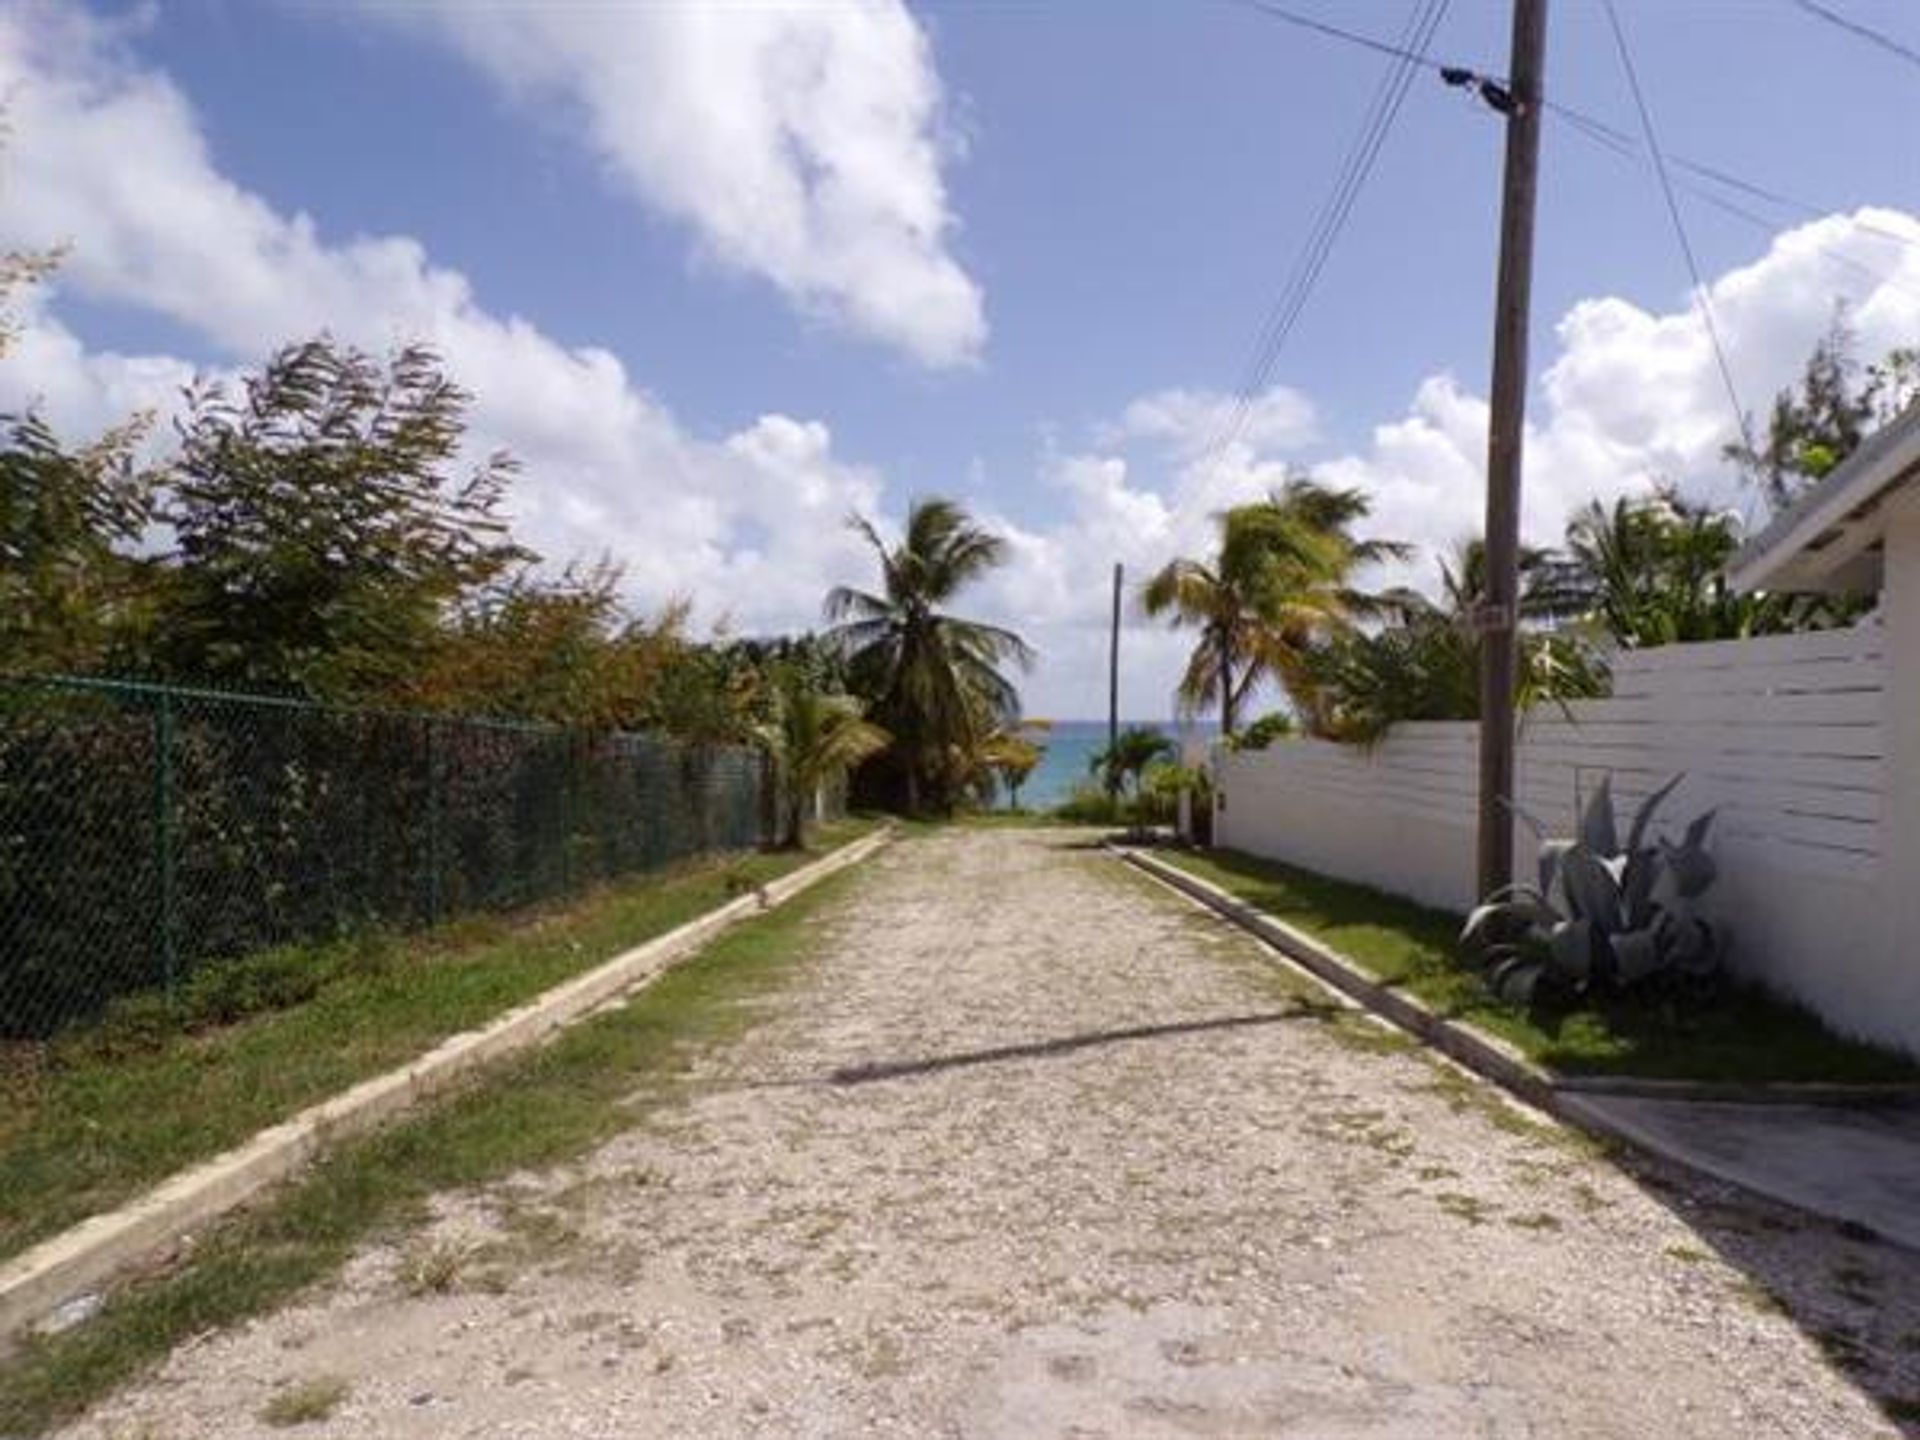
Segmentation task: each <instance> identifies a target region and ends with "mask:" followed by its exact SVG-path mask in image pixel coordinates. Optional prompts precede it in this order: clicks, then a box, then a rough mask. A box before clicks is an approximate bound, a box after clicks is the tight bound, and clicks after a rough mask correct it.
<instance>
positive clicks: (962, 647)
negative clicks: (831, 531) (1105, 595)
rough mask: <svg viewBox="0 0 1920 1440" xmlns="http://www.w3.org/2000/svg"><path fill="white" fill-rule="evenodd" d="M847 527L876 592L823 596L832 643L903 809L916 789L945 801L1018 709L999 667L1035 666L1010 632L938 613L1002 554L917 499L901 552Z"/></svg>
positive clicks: (956, 510)
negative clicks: (879, 735) (868, 561)
mask: <svg viewBox="0 0 1920 1440" xmlns="http://www.w3.org/2000/svg"><path fill="white" fill-rule="evenodd" d="M849 523H850V524H851V525H852V526H853V528H854V529H855V530H856V531H858V532H859V533H860V534H861V535H862V536H864V537H865V538H866V541H867V543H868V544H869V545H871V546H872V547H873V549H874V553H875V554H876V555H877V556H878V557H879V560H880V574H881V589H880V593H878V594H874V593H871V592H869V591H865V590H855V589H852V588H850V587H847V586H844V585H842V586H836V587H835V588H834V589H833V590H832V591H831V592H829V593H828V595H827V603H826V614H827V619H828V620H829V621H830V622H832V624H833V628H832V629H831V630H830V631H829V632H828V639H829V640H831V641H832V642H833V644H834V645H836V646H837V647H838V648H839V650H840V653H841V654H842V655H843V656H845V657H846V661H847V671H848V676H849V679H850V680H851V682H852V685H853V688H854V689H855V690H856V691H857V692H858V693H860V694H862V695H865V696H868V697H869V698H870V699H871V700H872V702H873V716H874V719H875V720H876V721H878V722H879V723H880V724H881V725H883V726H885V727H886V728H887V729H888V730H889V731H890V732H892V735H893V737H894V749H895V751H896V754H897V757H898V761H899V766H900V770H901V773H902V775H903V778H904V780H905V784H906V793H907V809H908V810H909V811H910V812H918V810H919V808H920V798H921V787H922V785H923V783H924V784H928V785H930V786H932V787H933V788H934V789H935V790H936V791H937V792H938V794H939V798H940V803H941V804H942V805H946V804H950V803H951V801H952V798H953V796H954V795H955V794H957V793H958V792H959V790H960V789H961V788H962V786H963V785H964V783H965V781H966V779H967V777H968V775H969V774H970V773H971V772H972V770H973V769H974V768H976V767H977V765H978V756H979V751H980V743H981V741H982V739H983V738H984V737H985V736H986V735H987V734H989V733H990V732H991V731H992V730H993V728H994V727H995V726H996V725H1004V724H1007V723H1009V722H1011V721H1012V720H1014V719H1015V718H1017V716H1018V715H1019V713H1020V695H1019V692H1018V691H1017V690H1015V689H1014V686H1013V683H1012V681H1010V680H1008V679H1007V677H1006V675H1005V674H1004V673H1002V667H1003V666H1005V665H1007V664H1008V663H1010V662H1011V663H1013V664H1016V665H1018V666H1019V667H1020V668H1022V669H1025V668H1027V667H1028V666H1029V665H1031V664H1032V663H1033V650H1032V648H1031V647H1030V646H1029V645H1028V644H1027V642H1026V641H1024V640H1022V639H1021V638H1020V637H1019V636H1018V635H1016V634H1014V633H1013V632H1012V631H1011V630H1004V629H1002V628H1000V627H999V626H997V625H987V624H983V623H981V622H980V621H977V620H963V619H961V618H960V617H958V616H956V615H952V614H950V613H948V612H947V611H946V610H945V609H944V608H943V607H944V606H945V605H947V604H948V603H949V602H950V601H951V600H952V599H953V598H954V596H955V595H956V594H958V593H959V592H960V591H961V590H962V589H964V588H965V587H966V586H967V585H968V584H970V583H971V582H973V581H975V580H978V579H980V578H981V577H982V576H983V575H985V574H986V573H987V572H988V571H989V570H991V569H993V567H994V566H996V565H998V564H1000V563H1001V562H1002V561H1003V560H1004V559H1005V556H1006V542H1005V541H1004V540H1002V539H1001V538H1000V537H999V536H997V535H994V534H992V533H991V532H989V531H987V530H984V529H982V528H981V527H980V526H978V525H976V524H974V523H973V521H972V520H971V519H970V518H969V517H968V515H967V512H966V511H965V510H964V509H962V508H961V507H960V506H958V505H956V504H955V503H954V502H953V501H951V500H944V499H940V498H938V497H932V498H927V499H920V500H916V501H914V502H913V504H912V506H911V507H910V508H909V509H908V511H907V529H906V535H905V537H904V538H903V539H902V540H901V541H900V543H899V544H897V545H888V544H887V542H886V541H885V540H884V539H883V538H882V537H881V535H880V533H879V532H878V531H877V530H875V529H874V527H873V525H872V524H871V523H869V522H868V521H867V520H866V519H864V518H862V517H860V516H858V515H856V516H854V517H853V519H852V520H851V521H850V522H849Z"/></svg>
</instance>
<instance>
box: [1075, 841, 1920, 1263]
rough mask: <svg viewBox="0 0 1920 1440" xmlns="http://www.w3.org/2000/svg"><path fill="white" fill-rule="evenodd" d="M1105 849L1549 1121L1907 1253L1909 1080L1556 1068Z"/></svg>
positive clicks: (1918, 1126)
mask: <svg viewBox="0 0 1920 1440" xmlns="http://www.w3.org/2000/svg"><path fill="white" fill-rule="evenodd" d="M1108 849H1110V850H1111V851H1112V852H1113V853H1114V854H1115V855H1117V856H1118V857H1119V858H1120V859H1121V860H1123V861H1125V862H1126V863H1127V864H1129V865H1132V866H1134V867H1135V868H1136V869H1138V870H1141V871H1143V872H1145V873H1146V874H1148V875H1151V876H1153V877H1154V878H1155V879H1156V880H1159V881H1161V882H1162V883H1164V884H1166V885H1169V886H1171V887H1172V888H1173V889H1175V890H1178V891H1180V892H1181V893H1182V894H1184V895H1186V896H1187V897H1189V898H1190V899H1192V900H1194V901H1196V902H1198V903H1199V904H1201V905H1204V906H1205V907H1206V908H1207V909H1209V910H1212V911H1214V912H1215V913H1217V914H1219V915H1221V916H1222V917H1224V918H1225V919H1227V920H1229V921H1231V922H1232V923H1233V924H1235V925H1238V926H1239V927H1240V928H1241V929H1243V930H1246V931H1248V932H1249V933H1251V934H1253V935H1254V936H1256V937H1258V938H1259V939H1261V940H1264V941H1265V942H1266V943H1267V944H1269V945H1270V946H1272V947H1273V948H1274V949H1276V950H1278V951H1279V952H1280V953H1281V954H1282V955H1283V956H1284V957H1285V958H1286V959H1288V960H1290V961H1292V962H1293V963H1295V964H1296V965H1298V966H1299V967H1300V968H1302V969H1304V970H1306V971H1307V972H1309V973H1310V974H1312V975H1313V976H1314V977H1316V978H1317V979H1319V980H1320V981H1322V982H1323V983H1325V984H1326V985H1328V986H1329V987H1331V988H1332V989H1334V990H1337V991H1339V992H1340V993H1341V994H1343V995H1345V996H1347V997H1348V998H1349V999H1351V1000H1352V1001H1354V1002H1355V1003H1356V1004H1358V1005H1360V1006H1363V1007H1364V1008H1366V1009H1367V1010H1370V1011H1372V1012H1373V1013H1374V1014H1376V1015H1378V1016H1380V1017H1381V1018H1382V1019H1384V1020H1387V1021H1389V1022H1390V1023H1392V1024H1394V1025H1396V1026H1398V1027H1399V1028H1401V1029H1402V1030H1405V1031H1407V1032H1408V1033H1409V1034H1411V1035H1413V1036H1415V1037H1416V1038H1418V1039H1420V1040H1421V1041H1423V1042H1425V1043H1426V1044H1428V1045H1430V1046H1432V1047H1433V1048H1434V1049H1436V1050H1438V1051H1440V1052H1441V1053H1442V1054H1444V1055H1446V1056H1447V1057H1448V1058H1449V1059H1452V1060H1454V1061H1456V1062H1457V1063H1459V1064H1460V1065H1462V1066H1464V1067H1466V1068H1467V1069H1469V1070H1471V1071H1473V1072H1475V1073H1476V1074H1478V1075H1481V1076H1483V1077H1485V1078H1486V1079H1488V1080H1491V1081H1493V1082H1494V1083H1495V1084H1497V1085H1500V1086H1501V1087H1502V1088H1504V1089H1506V1090H1507V1091H1509V1092H1510V1093H1511V1094H1513V1095H1514V1096H1516V1097H1517V1098H1518V1099H1520V1100H1522V1101H1524V1102H1526V1103H1527V1104H1529V1105H1531V1106H1533V1107H1534V1108H1535V1109H1538V1110H1542V1111H1545V1112H1546V1113H1547V1114H1549V1115H1551V1116H1553V1117H1554V1118H1555V1119H1557V1120H1560V1121H1562V1122H1563V1123H1565V1124H1568V1125H1571V1126H1573V1127H1574V1128H1575V1129H1578V1130H1583V1131H1585V1132H1587V1133H1588V1134H1591V1135H1595V1136H1598V1137H1601V1138H1603V1139H1606V1140H1610V1141H1617V1142H1623V1143H1625V1144H1627V1145H1631V1146H1632V1147H1634V1148H1635V1149H1638V1150H1642V1151H1645V1152H1647V1153H1649V1154H1652V1155H1655V1156H1658V1157H1659V1158H1660V1159H1662V1160H1665V1161H1668V1162H1670V1163H1672V1164H1676V1165H1679V1166H1682V1167H1684V1168H1685V1169H1688V1170H1692V1171H1695V1172H1697V1173H1699V1174H1702V1175H1706V1176H1709V1177H1711V1178H1713V1179H1715V1180H1719V1181H1722V1182H1725V1183H1727V1184H1730V1185H1735V1186H1738V1187H1739V1188H1741V1189H1743V1190H1747V1191H1750V1192H1752V1193H1754V1194H1757V1195H1759V1196H1762V1197H1764V1198H1766V1199H1769V1200H1774V1201H1779V1202H1783V1203H1785V1204H1788V1205H1791V1206H1794V1207H1795V1208H1797V1209H1801V1210H1806V1211H1809V1212H1811V1213H1813V1214H1815V1215H1818V1216H1820V1217H1822V1218H1824V1219H1827V1220H1831V1221H1834V1222H1836V1223H1839V1224H1842V1225H1845V1226H1847V1227H1848V1228H1849V1229H1850V1230H1853V1231H1856V1232H1861V1233H1866V1232H1870V1233H1871V1234H1872V1235H1873V1236H1874V1237H1876V1238H1878V1239H1881V1240H1886V1241H1889V1242H1892V1243H1894V1244H1898V1245H1901V1246H1904V1247H1906V1248H1908V1249H1912V1250H1920V1085H1911V1084H1909V1085H1826V1084H1804V1085H1801V1084H1762V1085H1739V1084H1729V1083H1724V1082H1702V1081H1688V1080H1646V1079H1637V1078H1634V1077H1630V1076H1621V1077H1614V1076H1558V1075H1554V1074H1552V1073H1551V1072H1549V1071H1546V1070H1543V1069H1541V1068H1540V1067H1539V1066H1537V1065H1535V1064H1534V1063H1533V1062H1532V1061H1530V1060H1528V1059H1527V1058H1526V1057H1525V1056H1523V1055H1521V1054H1520V1053H1519V1051H1517V1050H1515V1049H1514V1048H1513V1047H1512V1046H1510V1045H1508V1044H1507V1043H1506V1042H1505V1041H1502V1040H1500V1039H1499V1038H1497V1037H1495V1036H1492V1035H1489V1034H1487V1033H1485V1032H1484V1031H1481V1030H1478V1029H1475V1028H1474V1027H1472V1026H1470V1025H1467V1024H1464V1023H1462V1022H1460V1021H1457V1020H1450V1019H1447V1018H1445V1017H1444V1016H1442V1015H1439V1014H1437V1013H1436V1012H1434V1011H1432V1010H1430V1009H1428V1008H1427V1007H1426V1006H1425V1005H1424V1004H1422V1003H1421V1002H1420V1001H1418V1000H1416V999H1414V998H1413V997H1412V996H1410V995H1406V994H1403V993H1402V992H1401V991H1399V990H1396V989H1394V988H1392V987H1390V986H1387V985H1383V984H1381V983H1380V982H1379V981H1377V980H1375V979H1373V978H1372V977H1371V976H1370V975H1368V974H1366V973H1365V972H1364V971H1363V970H1361V969H1360V968H1359V967H1358V966H1357V965H1355V964H1354V963H1353V962H1352V961H1350V960H1348V959H1347V958H1346V957H1345V956H1343V955H1341V954H1340V953H1339V952H1338V951H1336V950H1333V949H1330V948H1329V947H1328V946H1325V945H1323V944H1321V943H1320V942H1319V941H1317V940H1315V939H1313V938H1312V937H1311V936H1309V935H1306V934H1304V933H1303V932H1301V931H1299V930H1296V929H1294V928H1293V927H1292V926H1291V925H1288V924H1286V923H1285V922H1284V921H1281V920H1277V919H1275V918H1274V917H1273V916H1271V915H1269V914H1267V913H1266V912H1265V911H1262V910H1260V909H1258V908H1256V907H1254V906H1252V905H1249V904H1247V903H1246V902H1245V901H1243V900H1240V899H1237V898H1236V897H1234V896H1233V895H1230V894H1229V893H1227V892H1226V891H1225V890H1222V889H1221V888H1220V887H1218V886H1217V885H1212V884H1209V883H1208V882H1207V881H1205V880H1202V879H1200V878H1199V877H1198V876H1195V875H1190V874H1188V873H1187V872H1186V871H1185V870H1182V869H1180V868H1179V867H1178V866H1175V865H1171V864H1168V863H1167V862H1166V861H1165V860H1161V859H1159V858H1158V857H1156V856H1154V855H1151V854H1148V853H1146V852H1144V851H1141V850H1138V849H1134V848H1131V847H1128V846H1123V845H1115V844H1111V843H1109V845H1108Z"/></svg>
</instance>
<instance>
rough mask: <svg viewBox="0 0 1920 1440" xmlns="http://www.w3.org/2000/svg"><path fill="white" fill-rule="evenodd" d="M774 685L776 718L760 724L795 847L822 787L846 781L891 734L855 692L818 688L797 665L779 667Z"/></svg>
mask: <svg viewBox="0 0 1920 1440" xmlns="http://www.w3.org/2000/svg"><path fill="white" fill-rule="evenodd" d="M775 685H776V689H775V696H776V699H775V704H774V718H773V721H772V722H771V723H770V724H768V725H765V726H763V727H761V731H760V738H761V742H762V743H763V744H764V745H765V746H766V747H767V749H768V750H769V751H770V752H771V753H772V755H773V757H774V759H775V761H776V762H777V763H778V764H779V766H780V768H781V771H782V775H783V780H784V782H785V783H784V796H783V798H784V799H785V801H786V806H787V815H786V834H785V837H784V838H785V840H786V843H787V844H789V845H792V846H795V847H796V848H798V847H802V846H804V845H805V844H806V841H807V813H808V811H809V810H810V809H811V808H812V806H813V804H814V799H815V797H816V796H817V795H818V794H819V793H820V791H821V790H822V788H824V787H825V786H828V785H834V784H838V783H840V782H842V781H844V780H845V779H846V777H847V773H848V772H849V771H851V770H852V769H853V768H854V767H855V766H857V765H859V764H861V763H862V762H863V761H865V760H867V759H868V758H870V757H871V756H874V755H877V754H879V752H880V751H882V750H884V749H886V747H887V744H888V742H889V741H890V740H891V739H892V737H891V736H890V735H888V734H887V732H886V731H885V730H882V729H881V728H880V727H879V726H878V725H875V724H873V723H872V722H871V721H869V720H867V719H866V718H865V717H864V715H863V714H862V710H863V708H864V707H863V706H862V705H861V704H860V702H859V701H858V700H856V699H855V698H854V697H853V696H851V695H832V694H828V693H826V692H825V691H821V690H816V689H814V688H813V687H812V686H810V685H808V684H807V683H806V681H805V680H804V678H803V677H802V676H801V675H800V674H799V672H798V671H797V670H794V669H791V668H788V669H784V670H782V671H781V672H780V674H779V676H778V677H777V679H776V682H775Z"/></svg>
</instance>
